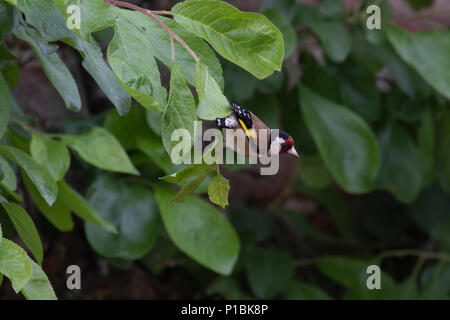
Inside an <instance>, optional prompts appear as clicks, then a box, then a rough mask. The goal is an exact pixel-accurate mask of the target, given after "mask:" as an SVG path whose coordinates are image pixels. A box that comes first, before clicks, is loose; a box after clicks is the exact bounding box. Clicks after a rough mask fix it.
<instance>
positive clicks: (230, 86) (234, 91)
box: [224, 61, 258, 101]
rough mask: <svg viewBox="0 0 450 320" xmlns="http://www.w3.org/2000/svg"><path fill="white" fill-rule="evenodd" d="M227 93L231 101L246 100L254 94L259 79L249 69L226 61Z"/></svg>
mask: <svg viewBox="0 0 450 320" xmlns="http://www.w3.org/2000/svg"><path fill="white" fill-rule="evenodd" d="M224 77H225V94H226V96H227V98H228V99H229V100H230V101H244V100H246V99H248V98H250V97H252V96H253V94H254V92H255V89H256V85H257V81H258V79H256V78H255V77H254V76H252V75H251V74H250V73H248V72H247V71H245V70H243V69H241V68H239V67H238V66H236V65H235V64H232V63H231V62H228V61H224Z"/></svg>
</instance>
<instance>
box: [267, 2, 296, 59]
mask: <svg viewBox="0 0 450 320" xmlns="http://www.w3.org/2000/svg"><path fill="white" fill-rule="evenodd" d="M263 14H264V15H265V16H266V17H267V18H268V19H269V20H270V21H272V23H273V24H274V25H275V26H276V27H277V28H278V29H280V31H281V33H282V34H283V40H284V57H289V56H290V55H291V54H292V52H293V51H294V49H295V46H296V45H297V34H296V33H295V30H294V27H293V26H292V24H291V22H290V21H289V19H288V18H287V17H286V16H285V15H284V14H283V13H281V12H280V11H279V10H275V9H270V10H267V11H264V12H263Z"/></svg>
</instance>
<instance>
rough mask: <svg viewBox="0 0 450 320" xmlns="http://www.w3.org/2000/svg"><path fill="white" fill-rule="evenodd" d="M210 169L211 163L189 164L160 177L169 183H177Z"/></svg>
mask: <svg viewBox="0 0 450 320" xmlns="http://www.w3.org/2000/svg"><path fill="white" fill-rule="evenodd" d="M211 169H212V168H211V165H208V164H205V163H202V164H191V165H188V166H187V167H185V168H183V169H181V170H180V171H178V172H175V173H172V174H170V175H167V176H164V177H161V178H160V179H161V180H164V181H167V182H171V183H179V182H182V181H184V180H187V179H189V178H192V177H194V176H197V175H199V174H200V173H202V172H204V171H210V170H211Z"/></svg>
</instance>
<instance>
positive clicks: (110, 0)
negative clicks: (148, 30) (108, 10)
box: [104, 0, 199, 61]
mask: <svg viewBox="0 0 450 320" xmlns="http://www.w3.org/2000/svg"><path fill="white" fill-rule="evenodd" d="M104 1H105V2H108V3H110V4H112V5H116V6H120V7H125V8H129V9H133V10H136V11H139V12H142V13H143V14H145V15H147V16H149V17H150V18H152V19H153V20H155V21H156V22H157V23H159V25H160V26H161V27H163V28H164V30H166V31H167V32H168V33H169V35H170V37H171V38H173V39H175V40H177V41H178V43H179V44H181V45H182V46H183V47H184V48H185V49H186V51H187V52H189V53H190V54H191V56H192V57H193V58H194V60H195V61H199V58H198V56H197V55H196V54H195V53H194V51H193V50H192V49H191V48H190V47H189V46H188V45H187V44H186V42H184V40H183V39H181V38H180V37H179V36H178V35H177V34H176V33H175V32H173V31H172V29H170V28H169V27H168V26H167V25H166V24H165V23H164V22H162V21H161V20H160V19H159V18H158V17H157V16H156V14H161V15H168V14H171V13H170V12H168V11H165V10H163V11H151V10H148V9H144V8H141V7H139V6H136V5H134V4H131V3H128V2H123V1H116V0H104Z"/></svg>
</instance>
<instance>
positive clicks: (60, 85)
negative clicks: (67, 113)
mask: <svg viewBox="0 0 450 320" xmlns="http://www.w3.org/2000/svg"><path fill="white" fill-rule="evenodd" d="M14 34H15V35H16V37H18V38H19V39H21V40H23V41H25V42H27V43H28V44H29V45H30V46H31V47H32V48H33V50H34V52H36V54H37V56H38V57H39V60H40V61H41V65H42V68H43V69H44V72H45V74H46V75H47V78H48V79H49V80H50V82H51V83H52V84H53V86H54V87H55V89H56V91H58V93H59V94H60V96H61V97H62V98H63V100H64V103H65V104H66V107H67V108H68V109H69V110H71V111H79V110H80V109H81V98H80V94H79V93H78V87H77V84H76V83H75V80H74V78H73V76H72V74H71V73H70V71H69V69H68V68H67V67H66V65H65V64H64V63H63V62H62V61H61V59H60V58H59V56H58V54H57V53H56V52H53V53H50V54H49V53H48V51H47V50H48V43H47V42H45V41H44V40H43V39H42V37H41V35H40V34H39V33H38V32H37V31H35V30H34V29H31V28H25V27H24V26H23V25H19V26H18V27H17V30H16V32H15V33H14Z"/></svg>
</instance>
